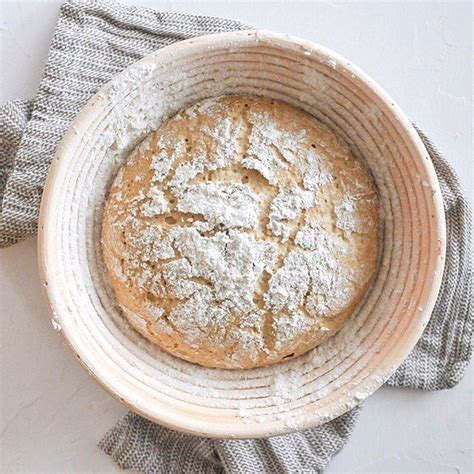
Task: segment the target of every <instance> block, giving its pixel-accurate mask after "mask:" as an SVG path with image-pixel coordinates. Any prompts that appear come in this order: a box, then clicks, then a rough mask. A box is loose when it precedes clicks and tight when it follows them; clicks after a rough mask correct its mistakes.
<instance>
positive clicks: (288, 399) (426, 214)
mask: <svg viewBox="0 0 474 474" xmlns="http://www.w3.org/2000/svg"><path fill="white" fill-rule="evenodd" d="M229 93H235V94H257V95H264V96H268V97H272V98H276V99H280V100H283V101H286V102H289V103H291V104H293V105H296V106H298V107H301V108H303V109H304V110H306V111H308V112H309V113H311V114H313V115H314V116H316V117H317V118H319V119H320V120H322V121H323V122H325V123H326V124H327V125H329V126H330V127H331V128H332V129H333V130H335V131H336V132H337V133H338V134H340V135H341V136H342V137H343V138H344V139H345V140H346V141H347V142H348V143H349V144H350V145H351V147H352V149H353V151H354V153H355V154H356V155H358V156H360V157H362V158H363V159H364V160H365V161H366V163H367V164H368V166H369V167H370V169H371V171H372V173H373V176H374V179H375V181H376V183H377V186H378V190H379V194H380V199H381V202H382V207H383V215H384V219H383V222H384V229H383V242H382V249H383V251H382V254H381V258H380V267H379V271H378V274H377V278H376V281H375V283H374V285H373V288H372V289H371V290H370V292H369V294H368V295H367V297H366V299H365V300H364V302H363V303H362V304H361V305H360V307H359V308H358V309H357V311H356V312H355V313H354V314H353V316H352V317H351V319H350V320H349V321H348V322H347V323H346V324H345V326H344V327H343V329H342V330H341V331H340V332H339V333H338V334H337V335H336V336H334V337H333V338H331V339H330V340H329V341H327V342H326V343H324V344H323V345H322V346H320V347H319V348H316V349H314V350H313V351H311V352H309V353H307V354H305V355H303V356H301V357H298V358H296V359H294V360H290V361H288V362H285V363H282V364H279V365H277V366H272V367H268V368H260V369H254V370H248V371H225V370H216V369H205V368H202V367H199V366H196V365H193V364H190V363H188V362H184V361H182V360H179V359H176V358H174V357H172V356H170V355H168V354H166V353H164V352H162V351H160V350H158V349H157V348H155V347H153V346H152V345H151V344H149V343H147V342H146V341H145V340H144V339H143V338H141V337H140V336H139V335H138V334H137V333H135V332H134V331H133V330H131V329H130V327H128V326H127V323H126V322H125V320H124V319H123V318H122V316H121V315H120V313H119V311H118V310H117V308H116V307H115V304H114V299H113V295H112V294H111V292H110V290H109V289H108V287H107V284H106V282H105V279H104V278H103V273H102V268H103V264H102V257H101V252H100V246H99V237H98V236H99V233H100V221H101V214H102V204H103V201H104V196H105V194H106V192H107V189H108V187H109V185H110V182H111V180H112V178H113V176H114V175H115V173H116V171H117V169H118V167H119V166H120V164H121V163H122V162H123V160H124V159H125V158H126V156H127V154H128V153H129V152H130V150H131V149H132V148H133V147H134V146H136V144H137V143H139V142H140V140H141V139H143V138H144V137H145V136H146V135H147V134H148V133H149V131H150V130H152V129H155V128H157V127H158V125H159V124H160V122H161V121H162V120H163V119H164V118H166V117H168V116H169V115H171V114H173V113H174V112H176V111H177V110H178V109H180V108H183V107H185V106H187V105H189V104H190V103H192V102H195V101H197V100H200V99H202V98H205V97H211V96H217V95H221V94H229ZM131 111H134V114H133V115H132V114H131ZM444 249H445V227H444V215H443V206H442V200H441V195H440V191H439V186H438V182H437V179H436V175H435V173H434V170H433V166H432V164H431V161H430V159H429V156H428V153H427V151H426V149H425V148H424V146H423V144H422V142H421V140H420V138H419V137H418V135H417V133H416V132H415V130H414V129H413V127H412V125H411V124H410V123H409V122H408V120H407V119H406V117H405V116H404V114H403V113H402V112H401V110H400V109H399V108H398V107H397V106H396V105H395V104H394V103H393V102H392V100H391V99H390V98H389V97H388V96H387V94H386V93H385V92H384V91H383V90H382V89H381V88H380V87H379V86H378V85H377V84H376V83H374V81H373V80H371V79H370V78H369V77H367V75H366V74H364V73H363V72H361V71H360V70H359V69H358V68H356V67H354V66H353V65H352V64H350V63H349V62H348V61H347V60H345V59H344V58H342V57H340V56H339V55H337V54H335V53H333V52H331V51H329V50H327V49H325V48H322V47H320V46H318V45H315V44H313V43H310V42H307V41H302V40H298V39H295V38H290V37H287V36H281V35H276V34H273V33H267V32H260V31H244V32H235V33H225V34H217V35H212V36H205V37H201V38H197V39H193V40H188V41H183V42H180V43H177V44H174V45H172V46H168V47H166V48H164V49H161V50H159V51H157V52H155V53H153V54H150V55H149V56H147V57H145V58H144V59H143V60H141V61H139V62H138V63H136V64H134V65H133V66H131V67H130V68H128V69H127V70H126V71H124V72H123V73H122V74H120V75H119V76H118V77H117V78H116V79H114V80H113V81H112V82H110V83H109V84H107V85H106V86H105V87H104V88H103V89H102V90H101V91H100V92H99V93H98V94H97V95H96V96H94V97H93V98H92V99H91V100H90V102H89V103H88V104H87V105H86V106H85V108H84V109H83V111H82V112H81V113H80V114H79V115H78V117H77V118H76V119H75V121H74V122H73V124H72V125H71V127H70V129H69V131H68V133H67V134H66V136H65V137H64V139H63V141H62V143H61V145H60V147H59V148H58V150H57V153H56V156H55V159H54V161H53V164H52V167H51V171H50V173H49V176H48V180H47V184H46V187H45V191H44V197H43V202H42V208H41V219H40V237H39V258H40V265H41V278H42V280H43V283H44V286H45V288H46V292H47V296H48V300H49V302H50V305H51V309H52V313H53V322H54V325H55V326H56V327H57V328H58V329H59V328H60V329H61V330H62V333H63V334H64V336H65V338H66V340H67V341H68V343H69V344H70V346H71V348H72V349H73V351H74V352H75V353H76V355H77V357H78V359H80V360H81V362H82V363H83V364H84V366H85V367H86V368H87V370H88V371H89V372H90V373H91V374H92V375H93V376H94V377H95V378H96V379H97V380H98V381H99V382H100V383H101V384H102V385H103V386H105V387H106V388H107V389H108V390H109V391H110V392H111V393H112V394H113V395H114V396H116V397H117V398H118V399H120V400H121V401H123V402H124V403H126V404H127V405H128V406H129V407H130V408H131V409H133V410H135V411H137V412H139V413H141V414H143V415H144V416H146V417H148V418H149V419H151V420H153V421H156V422H158V423H160V424H162V425H165V426H168V427H171V428H174V429H177V430H181V431H185V432H189V433H194V434H198V435H203V436H212V437H237V438H244V437H261V436H269V435H275V434H282V433H286V432H290V431H293V430H296V429H303V428H308V427H312V426H316V425H318V424H321V423H323V422H325V421H328V420H330V419H332V418H334V417H336V416H338V415H341V414H342V413H344V412H345V411H347V410H349V409H350V408H352V407H354V406H355V405H356V404H358V403H360V401H361V400H363V399H364V398H365V397H367V396H368V395H370V394H371V393H372V392H373V391H374V390H376V389H377V388H378V387H380V385H381V384H382V383H383V382H384V381H385V380H386V379H387V378H388V377H389V376H390V374H391V373H392V372H393V371H394V370H395V369H396V368H397V366H398V365H399V364H400V363H401V362H402V361H403V359H404V358H405V357H406V356H407V355H408V353H409V352H410V350H411V349H412V347H413V346H414V344H415V343H416V341H417V339H418V338H419V336H420V334H421V332H422V331H423V328H424V326H425V325H426V323H427V321H428V319H429V317H430V312H431V309H432V307H433V305H434V303H435V300H436V296H437V292H438V288H439V285H440V281H441V276H442V270H443V258H444ZM282 384H283V386H285V387H287V388H288V390H287V391H286V392H285V393H282V392H281V390H280V391H279V387H281V386H282Z"/></svg>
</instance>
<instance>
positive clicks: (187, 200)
mask: <svg viewBox="0 0 474 474" xmlns="http://www.w3.org/2000/svg"><path fill="white" fill-rule="evenodd" d="M378 234H379V206H378V197H377V192H376V188H375V186H374V183H373V181H372V179H371V177H370V174H369V173H368V172H367V170H366V169H365V167H364V165H363V164H362V163H361V162H360V161H359V160H358V159H356V157H354V155H353V154H352V153H351V151H350V150H349V147H348V146H347V145H346V144H345V143H344V141H343V140H341V139H340V138H339V137H337V136H336V135H335V134H334V133H333V132H332V131H331V130H330V129H329V128H327V127H326V126H325V125H323V124H322V123H321V122H319V121H318V120H316V119H315V118H314V117H312V116H310V115H309V114H307V113H306V112H304V111H302V110H299V109H297V108H295V107H293V106H290V105H288V104H285V103H283V102H279V101H276V100H270V99H265V98H259V97H253V96H252V97H250V96H222V97H219V98H214V99H207V100H203V101H201V102H199V103H197V104H195V105H193V106H192V107H190V108H188V109H186V110H184V111H181V112H179V113H178V114H177V115H175V116H174V117H172V118H171V119H169V120H168V121H166V122H165V123H163V124H162V125H161V127H160V128H159V129H158V130H157V131H156V132H153V133H152V134H151V135H150V136H149V137H147V138H146V139H145V140H144V141H143V142H142V144H141V145H140V146H139V147H138V148H137V149H136V150H135V151H134V152H133V153H132V154H131V156H130V158H129V159H128V161H127V162H126V164H125V165H124V166H123V167H122V168H121V169H120V171H119V173H118V175H117V177H116V179H115V181H114V183H113V185H112V188H111V190H110V194H109V197H108V200H107V202H106V206H105V210H104V217H103V227H102V246H103V254H104V260H105V264H106V268H107V272H108V276H109V278H110V282H111V285H112V287H113V290H114V292H115V295H116V299H117V302H118V304H119V305H120V307H121V308H122V310H123V313H124V315H125V317H127V318H128V319H129V320H130V322H131V323H132V325H133V326H134V327H135V328H136V329H137V330H138V331H139V332H141V333H142V334H143V336H145V337H146V338H148V339H149V340H151V341H153V342H154V343H156V344H157V345H158V346H159V347H161V348H162V349H164V350H166V351H168V352H169V353H171V354H173V355H175V356H177V357H181V358H183V359H186V360H188V361H191V362H195V363H198V364H201V365H204V366H208V367H219V368H252V367H257V366H262V365H266V364H272V363H276V362H279V361H282V360H285V359H287V358H290V357H296V356H298V355H300V354H302V353H304V352H306V351H308V350H309V349H312V348H313V347H315V346H316V345H318V344H320V343H321V342H322V341H324V340H326V339H327V338H328V337H330V336H331V335H333V334H334V333H335V332H336V331H337V330H338V329H339V328H340V327H341V325H342V324H343V323H344V321H345V320H346V319H347V318H348V317H349V316H350V314H351V312H352V311H353V309H354V308H355V306H356V305H357V304H358V303H359V302H360V300H361V299H362V297H363V295H364V293H365V291H366V290H367V288H368V286H369V284H370V282H371V280H372V278H373V276H374V274H375V271H376V268H377V253H378V242H379V235H378Z"/></svg>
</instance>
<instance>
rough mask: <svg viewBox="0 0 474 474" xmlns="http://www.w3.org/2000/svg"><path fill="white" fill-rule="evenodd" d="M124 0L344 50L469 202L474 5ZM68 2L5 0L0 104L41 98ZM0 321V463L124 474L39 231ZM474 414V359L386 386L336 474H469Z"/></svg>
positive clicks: (11, 272) (8, 281)
mask: <svg viewBox="0 0 474 474" xmlns="http://www.w3.org/2000/svg"><path fill="white" fill-rule="evenodd" d="M128 3H133V4H144V5H147V6H154V7H155V8H159V9H163V10H176V11H183V12H190V13H201V14H209V15H217V16H227V17H232V18H235V19H239V20H241V21H243V22H245V23H248V24H253V25H255V26H258V27H261V28H265V29H271V30H274V31H278V32H283V33H289V34H293V35H297V36H301V37H304V38H307V39H311V40H314V41H316V42H318V43H320V44H322V45H324V46H327V47H329V48H332V49H334V50H335V51H337V52H339V53H341V54H342V55H344V56H346V57H347V58H348V59H350V60H352V61H353V62H354V63H355V64H357V65H359V66H361V67H362V68H363V69H364V70H365V71H366V72H368V73H369V74H370V75H372V77H374V78H375V79H376V80H377V81H378V82H379V83H380V84H381V85H382V87H384V88H385V89H386V90H387V91H388V92H389V94H391V95H392V97H393V98H394V99H395V100H396V101H397V102H398V103H399V105H400V106H401V107H402V108H403V109H404V110H405V112H406V113H407V115H408V116H409V117H410V118H411V120H413V121H414V122H416V123H417V124H418V125H419V126H420V127H421V128H422V129H423V130H424V131H425V132H426V133H427V134H428V135H429V136H430V137H432V138H433V140H434V141H435V143H436V144H437V146H438V147H439V148H440V149H441V151H442V152H444V153H445V155H446V156H447V157H448V158H449V160H450V161H451V162H452V163H453V164H454V166H455V167H456V169H457V171H458V173H459V174H460V177H461V181H462V182H463V184H464V187H465V188H466V189H468V190H469V191H468V193H469V196H470V199H471V202H472V201H474V199H473V198H474V191H473V190H474V186H473V182H474V162H473V153H472V152H473V150H472V102H471V100H472V96H471V93H472V57H473V56H472V54H473V51H472V21H473V18H472V5H471V4H470V3H468V2H466V3H453V2H444V3H434V2H423V3H413V2H391V3H383V4H382V3H377V2H368V3H360V2H350V3H339V2H331V1H324V2H322V1H321V2H298V3H293V2H281V3H273V2H272V3H269V2H255V3H249V2H170V1H168V2H163V1H156V2H144V1H139V0H134V1H130V2H128ZM59 5H60V2H58V1H49V2H31V1H18V0H17V1H14V2H5V1H3V0H0V37H1V41H0V47H1V62H0V80H1V101H0V102H1V103H3V102H4V101H6V100H8V99H11V98H29V97H33V96H34V94H35V90H36V87H37V85H38V83H39V80H40V78H41V74H42V67H43V64H44V61H45V59H46V55H47V51H48V44H49V41H50V39H51V36H52V32H53V28H54V25H55V21H56V16H57V13H58V8H59ZM0 324H1V344H0V350H1V359H0V361H1V373H0V384H1V385H0V405H1V414H0V428H1V430H2V431H1V433H2V434H1V447H0V458H1V459H0V472H2V473H7V472H18V471H22V472H63V473H65V472H68V473H69V472H115V471H116V468H115V466H114V464H113V463H112V461H110V460H109V458H108V457H107V456H105V455H104V454H102V453H101V452H100V451H99V449H98V448H97V447H96V444H97V442H98V441H99V439H100V438H101V436H102V435H103V433H104V432H105V431H106V430H107V429H108V428H110V427H111V426H112V425H113V424H114V422H115V421H116V420H118V419H119V418H120V416H121V415H122V414H124V413H125V411H126V410H125V408H124V407H122V406H121V405H120V404H119V403H118V402H116V401H115V400H113V399H112V398H111V397H110V396H109V395H108V394H106V393H105V392H104V391H103V390H102V389H101V388H99V387H98V386H97V385H96V383H95V382H93V380H92V379H91V378H89V377H88V375H87V374H86V373H85V371H84V370H83V369H82V368H81V367H80V366H79V364H78V363H77V361H76V360H75V359H74V357H73V356H72V354H71V353H70V351H69V350H68V349H67V348H66V347H65V345H64V343H63V342H62V339H61V338H60V336H58V334H57V333H55V332H54V331H53V329H52V326H51V324H50V316H49V314H48V311H47V307H46V304H45V302H44V300H43V295H42V293H41V288H40V285H39V282H38V277H37V264H36V242H35V240H34V239H30V240H27V241H25V242H22V243H20V244H18V245H16V246H14V247H11V248H8V249H6V250H2V251H0ZM472 424H473V371H472V366H471V367H470V368H469V369H468V373H467V375H466V377H465V378H464V380H463V381H462V382H461V383H460V384H459V385H458V386H457V387H455V388H454V389H452V390H449V391H442V392H432V393H427V392H420V391H410V390H401V389H393V388H386V387H383V388H382V389H380V390H379V391H378V392H376V393H375V394H374V395H373V396H372V397H371V398H370V399H369V400H367V401H366V403H365V408H364V410H363V411H362V415H361V418H360V421H359V423H358V425H357V427H356V429H355V431H354V434H353V436H352V438H351V440H350V442H349V444H348V446H346V447H345V448H344V450H343V451H342V452H341V453H340V454H339V455H338V456H337V457H336V458H335V459H334V460H333V461H332V463H331V465H330V466H329V468H328V470H327V472H330V473H331V472H332V473H335V472H427V471H428V472H469V471H472V469H473V464H472V444H473V433H472Z"/></svg>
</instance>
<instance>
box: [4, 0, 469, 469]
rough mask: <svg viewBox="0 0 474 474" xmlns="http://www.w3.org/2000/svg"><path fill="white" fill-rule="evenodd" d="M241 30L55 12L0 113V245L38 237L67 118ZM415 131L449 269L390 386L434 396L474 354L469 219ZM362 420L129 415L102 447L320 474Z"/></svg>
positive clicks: (154, 462) (176, 17)
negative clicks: (251, 434)
mask: <svg viewBox="0 0 474 474" xmlns="http://www.w3.org/2000/svg"><path fill="white" fill-rule="evenodd" d="M245 28H248V27H247V26H246V25H243V24H241V23H239V22H236V21H233V20H227V19H222V18H213V17H204V16H196V15H185V14H179V13H169V12H166V13H165V12H158V11H155V10H152V9H147V8H140V7H132V6H123V5H121V4H118V3H114V2H108V1H77V0H72V1H69V2H67V3H65V4H63V6H62V7H61V10H60V14H59V18H58V23H57V26H56V30H55V33H54V36H53V39H52V42H51V45H50V51H49V54H48V59H47V62H46V66H45V69H44V75H43V78H42V80H41V83H40V86H39V89H38V92H37V95H36V97H35V98H34V99H33V100H30V101H24V100H14V101H11V102H9V103H7V104H6V105H4V106H3V107H1V108H0V246H8V245H11V244H14V243H16V242H18V241H20V240H22V239H24V238H26V237H28V236H32V235H34V234H36V231H37V221H38V213H39V205H40V199H41V193H42V189H43V185H44V182H45V179H46V175H47V172H48V168H49V164H50V162H51V160H52V157H53V154H54V151H55V149H56V147H57V145H58V143H59V141H60V140H61V138H62V136H63V134H64V132H65V131H66V129H67V128H68V126H69V124H70V122H71V121H72V119H73V118H74V117H75V115H76V114H77V113H78V112H79V110H80V109H81V108H82V107H83V105H84V104H85V103H86V102H87V100H88V99H89V98H90V97H91V96H92V95H93V94H94V93H95V92H96V91H97V90H98V89H99V88H100V87H101V86H102V85H103V84H105V83H106V82H107V81H108V80H110V79H111V78H112V77H113V76H114V75H115V74H117V73H118V72H120V71H122V70H123V69H124V68H126V67H127V66H128V65H130V64H131V63H133V62H134V61H136V60H138V59H140V58H141V57H143V56H144V55H146V54H148V53H150V52H152V51H154V50H156V49H159V48H161V47H164V46H167V45H169V44H172V43H174V42H176V41H180V40H184V39H187V38H191V37H194V36H200V35H204V34H212V33H218V32H223V31H233V30H238V29H245ZM418 132H419V134H420V137H421V138H422V140H423V142H424V143H425V145H426V147H427V149H428V151H429V153H430V156H431V159H432V161H433V164H434V167H435V170H436V173H437V175H438V179H439V182H440V186H441V191H442V195H443V201H444V207H445V212H446V223H447V237H448V250H447V255H446V267H445V270H444V275H443V283H442V287H441V291H440V293H439V296H438V300H437V302H436V306H435V308H434V311H433V314H432V317H431V320H430V322H429V324H428V325H427V327H426V328H425V331H424V333H423V335H422V337H421V339H420V340H419V342H418V343H417V345H416V347H415V348H414V350H413V351H412V353H411V354H410V355H409V357H408V358H407V359H406V360H405V362H404V363H403V364H402V365H401V366H400V368H399V369H398V370H397V371H396V372H395V374H394V375H393V376H392V377H391V378H390V379H389V380H388V382H387V384H388V385H392V386H399V387H406V388H414V389H423V390H438V389H443V388H450V387H453V386H454V385H456V384H457V383H458V382H459V380H460V379H461V378H462V376H463V374H464V372H465V369H466V366H467V364H468V363H469V360H470V357H471V352H472V330H473V312H472V297H473V265H472V244H471V212H470V208H469V205H468V202H467V199H466V198H465V196H464V194H463V192H462V190H461V188H460V185H459V181H458V179H457V177H456V175H455V173H454V171H453V169H452V168H451V167H450V165H449V164H448V163H447V161H446V160H445V159H444V158H443V157H442V155H441V154H440V153H439V152H438V150H437V149H436V148H435V147H434V145H433V144H432V143H431V142H430V140H429V139H428V138H427V137H426V136H425V135H424V134H423V133H422V132H421V131H419V130H418ZM360 409H361V407H357V408H355V409H353V410H351V411H350V412H348V413H346V414H344V415H342V416H340V417H339V418H337V419H335V420H332V421H330V422H328V423H326V424H324V425H323V426H320V427H318V428H314V429H310V430H306V431H303V432H299V433H294V434H290V435H285V436H277V437H273V438H269V439H260V440H211V439H204V438H198V437H194V436H190V435H185V434H182V433H177V432H175V431H172V430H169V429H166V428H163V427H160V426H158V425H156V424H153V423H152V422H150V421H148V420H146V419H144V418H142V417H140V416H139V415H137V414H134V413H128V414H127V415H126V416H125V417H124V418H123V419H122V420H121V421H119V422H118V423H117V425H116V426H115V427H113V428H112V429H111V430H110V431H109V432H108V433H107V434H106V435H105V436H104V438H103V439H102V441H101V442H100V447H101V448H102V449H103V450H104V452H105V453H107V454H109V455H110V456H112V458H113V459H114V460H115V461H116V463H117V464H118V466H119V467H121V468H124V469H132V470H136V471H141V472H147V473H152V472H153V473H155V472H157V473H161V472H163V473H165V472H166V473H168V472H170V473H173V472H186V473H188V472H189V473H220V472H226V473H257V472H258V473H285V472H292V473H293V472H320V471H322V470H323V469H324V467H325V466H326V465H327V463H328V462H329V461H330V459H331V458H332V457H333V456H334V455H335V454H336V453H337V452H338V451H339V450H340V449H341V448H342V447H343V446H344V444H345V443H346V442H347V440H348V439H349V436H350V434H351V432H352V430H353V427H354V426H355V423H356V421H357V417H358V414H359V411H360Z"/></svg>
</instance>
